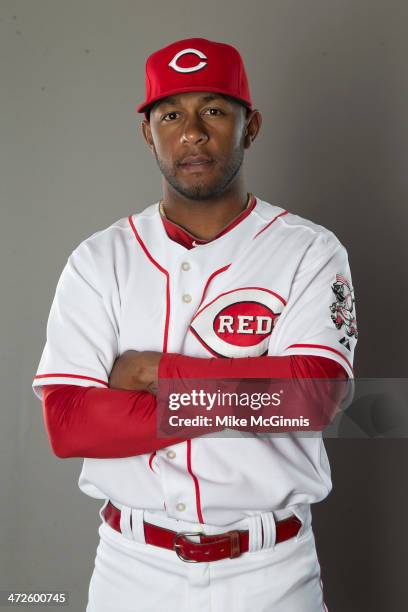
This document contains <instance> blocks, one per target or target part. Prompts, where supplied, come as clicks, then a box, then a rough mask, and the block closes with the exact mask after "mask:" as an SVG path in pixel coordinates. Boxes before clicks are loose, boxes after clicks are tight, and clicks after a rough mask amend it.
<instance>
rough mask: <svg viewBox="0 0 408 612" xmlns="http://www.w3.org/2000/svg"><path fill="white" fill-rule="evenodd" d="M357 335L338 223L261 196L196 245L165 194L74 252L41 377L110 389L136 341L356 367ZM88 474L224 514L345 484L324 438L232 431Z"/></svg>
mask: <svg viewBox="0 0 408 612" xmlns="http://www.w3.org/2000/svg"><path fill="white" fill-rule="evenodd" d="M248 329H249V330H251V333H248ZM356 340H357V327H356V313H355V306H354V294H353V288H352V281H351V275H350V268H349V263H348V257H347V252H346V250H345V248H344V246H343V245H342V244H341V243H340V242H339V240H338V239H337V238H336V236H335V235H334V234H333V233H332V232H331V231H329V230H327V229H326V228H324V227H322V226H321V225H317V224H315V223H313V222H311V221H309V220H307V219H304V218H302V217H300V216H298V215H295V214H292V213H290V212H288V211H285V210H284V209H283V208H280V207H279V206H274V205H271V204H269V203H267V202H265V201H262V200H260V199H259V198H256V205H255V207H254V208H253V210H252V211H251V212H250V214H249V215H247V216H245V217H244V218H243V219H242V221H240V222H239V223H238V224H237V225H235V226H234V227H232V228H231V229H230V230H229V231H227V232H226V233H225V234H223V235H221V236H220V237H218V238H216V239H214V240H213V241H210V242H208V243H206V244H203V245H200V246H197V247H195V248H192V249H187V248H186V247H184V246H182V245H181V244H179V243H178V242H176V241H174V240H172V239H170V238H169V236H168V235H167V233H166V231H165V228H164V226H163V223H162V219H161V216H160V211H159V203H158V202H157V203H155V204H153V205H151V206H149V207H148V208H146V209H145V210H144V211H142V212H141V213H138V214H133V215H130V216H129V217H128V218H122V219H120V220H118V221H117V222H115V223H113V224H112V225H111V226H110V227H108V228H106V229H104V230H102V231H98V232H96V233H94V234H93V235H92V236H90V237H89V238H87V239H86V240H84V241H83V242H81V243H80V244H79V246H78V247H77V248H75V250H74V251H73V252H72V253H71V255H70V257H69V258H68V261H67V263H66V265H65V267H64V269H63V271H62V274H61V276H60V279H59V281H58V285H57V288H56V293H55V297H54V300H53V303H52V306H51V311H50V315H49V320H48V325H47V341H46V345H45V347H44V351H43V354H42V357H41V360H40V363H39V366H38V370H37V375H36V377H35V379H34V382H33V388H34V391H35V393H36V395H37V396H38V397H39V398H41V397H42V395H41V387H42V385H46V384H71V385H72V384H75V385H82V386H97V387H107V386H108V377H109V374H110V372H111V369H112V366H113V363H114V361H115V359H116V357H117V356H118V355H120V354H121V353H123V352H124V351H126V350H128V349H135V350H138V351H143V350H155V351H167V352H172V353H182V354H184V355H190V356H194V357H207V358H208V357H212V356H214V355H217V356H220V357H223V356H224V357H248V356H249V357H250V356H253V357H255V356H261V355H281V356H284V355H320V356H323V357H329V358H331V359H334V360H335V361H337V362H338V363H340V364H341V365H342V366H343V367H344V369H345V371H346V372H347V374H348V376H349V377H350V378H352V377H353V369H352V365H353V355H354V349H355V344H356ZM169 451H173V452H169ZM78 485H79V487H80V489H81V490H82V491H83V492H84V493H86V494H87V495H90V496H91V497H94V498H100V499H103V498H110V499H111V500H112V501H113V503H115V504H116V505H118V506H119V507H121V505H126V506H129V507H132V508H143V509H146V510H150V511H153V512H157V513H158V514H161V513H162V514H167V516H169V517H172V518H176V519H182V520H183V521H192V522H197V521H198V522H200V523H209V524H213V525H226V524H228V523H232V522H236V521H239V520H241V519H243V518H245V517H247V516H249V515H254V514H257V513H259V512H262V511H270V510H280V509H285V508H288V507H291V508H301V507H302V506H303V505H307V504H310V503H314V502H318V501H320V500H322V499H324V498H325V497H326V496H327V495H328V493H329V492H330V490H331V487H332V483H331V474H330V466H329V462H328V458H327V454H326V450H325V447H324V443H323V440H322V438H321V436H315V437H300V436H299V435H290V434H287V435H286V436H282V437H277V436H276V437H275V436H271V437H264V436H263V437H258V436H257V435H256V434H253V435H252V436H249V437H248V434H245V437H234V438H226V437H223V436H222V433H221V435H219V436H218V437H217V435H215V434H209V435H208V436H203V437H199V438H194V439H191V440H188V441H186V442H183V443H181V444H175V445H173V446H169V447H167V448H164V449H161V450H158V451H157V452H156V453H152V454H143V455H139V456H134V457H127V458H112V459H95V458H84V462H83V467H82V471H81V474H80V477H79V481H78Z"/></svg>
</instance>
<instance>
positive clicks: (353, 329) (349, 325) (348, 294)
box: [330, 274, 358, 340]
mask: <svg viewBox="0 0 408 612" xmlns="http://www.w3.org/2000/svg"><path fill="white" fill-rule="evenodd" d="M331 288H332V290H333V293H334V295H335V296H336V301H335V302H333V304H331V305H330V312H331V313H333V314H332V315H331V319H332V321H333V323H334V325H335V326H336V327H337V329H341V328H342V327H343V325H344V328H345V332H346V334H347V336H349V337H351V336H354V337H355V338H356V340H357V337H358V332H357V321H356V317H355V313H354V312H353V311H354V303H355V299H354V292H353V288H352V286H351V285H350V283H349V281H348V280H347V279H346V278H345V277H344V276H342V275H341V274H336V281H335V282H334V283H333V284H332V286H331Z"/></svg>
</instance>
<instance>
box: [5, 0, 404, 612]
mask: <svg viewBox="0 0 408 612" xmlns="http://www.w3.org/2000/svg"><path fill="white" fill-rule="evenodd" d="M407 18H408V7H407V3H406V2H405V1H404V0H401V1H389V0H388V1H382V2H379V1H377V0H369V1H349V0H342V1H340V0H297V1H296V0H281V1H277V0H267V1H266V0H265V1H262V2H261V1H255V0H254V1H252V2H251V3H248V2H243V1H242V0H229V1H228V2H225V3H221V2H219V1H214V0H207V1H206V2H192V1H191V0H173V1H172V2H169V1H164V0H155V2H154V3H153V5H152V6H149V5H148V4H147V3H146V2H143V3H142V2H138V1H125V0H115V2H113V0H110V1H107V0H98V1H97V0H92V1H78V0H76V1H73V0H70V1H69V2H65V1H63V0H26V1H20V2H17V1H7V0H1V2H0V61H1V75H0V76H1V80H0V84H1V113H0V126H1V127H0V129H1V153H0V154H1V181H0V194H1V214H2V223H1V241H0V248H1V257H0V265H1V272H2V277H1V278H2V284H1V287H2V316H1V321H0V324H1V338H2V342H1V347H2V368H1V389H2V409H1V411H0V431H1V439H0V461H1V464H0V465H1V468H0V475H1V483H0V486H1V499H2V503H1V505H0V525H1V527H0V536H1V540H0V550H1V552H0V562H1V566H0V576H1V583H0V589H9V588H10V589H19V590H23V589H30V588H31V589H36V590H38V589H64V590H68V591H69V592H70V596H71V604H72V605H71V606H70V610H73V611H75V612H76V611H78V610H83V609H85V603H86V600H87V589H88V583H89V579H90V576H91V573H92V569H93V562H94V555H95V550H96V545H97V542H98V535H97V528H98V526H99V517H98V516H97V511H98V509H99V508H100V506H101V503H100V502H99V501H96V500H93V499H91V498H88V497H86V496H84V495H83V494H82V493H81V492H80V491H79V489H78V488H77V478H78V476H79V472H80V467H81V463H82V461H81V460H80V459H72V460H60V459H57V458H56V457H54V456H53V454H52V451H51V449H50V447H49V444H48V439H47V436H46V433H45V429H44V426H43V421H42V409H41V404H40V402H39V401H38V400H37V399H36V398H35V397H34V395H33V393H32V390H31V381H32V377H33V376H34V374H35V371H36V368H37V365H38V361H39V358H40V354H41V351H42V348H43V345H44V341H45V326H46V321H47V317H48V312H49V308H50V304H51V300H52V298H53V295H54V291H55V286H56V283H57V280H58V277H59V274H60V273H61V270H62V268H63V266H64V264H65V261H66V259H67V257H68V255H69V254H70V252H71V251H72V250H73V248H74V247H75V246H77V245H78V244H79V242H81V241H82V240H83V239H85V238H86V237H88V236H89V235H90V234H92V233H93V232H95V231H97V230H99V229H103V228H104V227H107V226H108V225H110V224H111V223H113V222H114V221H115V220H116V219H118V218H120V217H123V216H126V215H128V214H129V213H131V212H135V211H139V210H141V209H143V208H145V207H146V206H147V205H149V204H151V203H153V202H155V201H157V200H158V199H159V198H160V195H161V187H160V186H161V183H160V178H161V177H160V174H159V171H158V169H157V168H156V165H155V162H154V159H153V157H152V156H151V154H150V152H149V151H148V149H147V147H146V145H145V144H144V142H143V141H142V138H141V135H140V132H139V123H140V118H141V116H140V115H138V114H137V113H135V110H134V107H135V104H137V103H139V102H140V101H141V100H142V99H143V97H144V63H145V58H146V56H147V55H148V54H150V53H151V52H153V51H155V50H156V49H158V48H160V47H162V46H164V45H166V44H168V43H170V42H173V41H174V40H177V39H179V38H185V37H190V36H203V37H208V38H211V39H213V40H219V41H224V42H229V43H232V44H234V45H236V46H237V47H238V48H239V49H240V51H241V53H242V55H243V57H244V61H245V64H246V67H247V71H248V75H249V80H250V85H251V91H252V96H253V100H254V103H255V105H256V107H257V108H259V109H260V110H261V112H262V113H263V118H264V122H263V126H262V131H261V134H260V136H259V138H258V140H257V141H256V142H255V143H254V147H253V149H251V150H250V151H249V152H248V154H247V158H246V162H245V163H246V168H247V170H246V175H247V179H248V189H249V190H250V191H253V192H254V193H255V194H256V195H258V196H260V197H261V198H263V199H265V200H267V201H269V202H271V203H276V204H279V205H282V206H283V207H284V208H287V209H289V210H290V211H292V212H296V213H298V214H300V215H302V216H305V217H307V218H309V219H312V220H313V221H315V222H317V223H321V224H323V225H325V226H327V227H329V228H330V229H331V230H333V231H334V233H335V234H336V235H337V236H338V237H339V239H340V240H341V241H342V242H343V244H345V246H346V248H347V250H348V253H349V260H350V266H351V271H352V275H353V281H354V286H355V293H356V300H357V302H356V307H357V317H358V323H359V332H360V336H359V343H358V346H357V353H356V360H355V369H356V376H358V377H403V376H406V343H407V333H406V322H407V317H406V313H407V308H408V303H407V302H408V299H407V283H406V265H407V244H406V241H405V240H404V239H405V237H406V227H407V220H408V213H407V183H406V166H407V144H408V139H407V122H406V112H405V110H406V108H407V104H408V96H407V93H408V92H407V76H406V75H407V69H406V58H407V52H408V43H407ZM326 447H327V450H328V454H329V458H330V462H331V467H332V472H333V474H332V475H333V483H334V490H333V492H332V493H331V494H330V495H329V497H328V498H327V499H326V500H325V501H324V502H322V503H320V504H317V505H315V506H314V507H313V511H314V515H313V516H314V529H315V534H316V541H317V546H318V554H319V559H320V563H321V566H322V573H323V574H322V575H323V582H324V592H325V599H326V603H327V605H328V608H329V610H330V612H343V611H347V612H354V611H358V612H360V611H363V612H365V611H370V612H375V611H381V612H383V611H384V610H387V612H397V611H400V610H401V609H403V608H404V609H405V607H406V598H407V595H408V591H407V581H406V576H405V572H404V568H406V548H407V530H406V527H405V525H404V519H403V517H404V515H406V514H407V512H408V499H407V487H406V465H407V442H406V440H395V441H392V440H391V441H390V440H388V441H387V440H328V441H327V442H326ZM401 519H403V520H401ZM52 609H54V608H52Z"/></svg>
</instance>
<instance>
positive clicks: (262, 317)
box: [213, 301, 278, 346]
mask: <svg viewBox="0 0 408 612" xmlns="http://www.w3.org/2000/svg"><path fill="white" fill-rule="evenodd" d="M277 316H278V315H276V314H275V313H274V312H272V310H271V309H270V308H268V307H267V306H265V305H264V304H260V303H259V302H249V301H248V302H237V303H235V304H229V305H228V306H226V307H225V308H223V309H222V310H220V311H219V312H218V313H217V315H216V316H215V318H214V322H213V329H214V332H215V334H216V335H217V336H218V338H221V339H222V340H224V341H225V342H228V343H230V344H234V345H236V346H255V345H256V344H259V343H260V342H262V341H263V340H265V338H267V337H268V336H270V335H271V333H272V330H273V326H274V322H275V318H276V317H277Z"/></svg>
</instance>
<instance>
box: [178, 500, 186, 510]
mask: <svg viewBox="0 0 408 612" xmlns="http://www.w3.org/2000/svg"><path fill="white" fill-rule="evenodd" d="M185 509H186V504H183V502H179V503H178V504H177V506H176V510H178V511H179V512H184V510H185Z"/></svg>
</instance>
